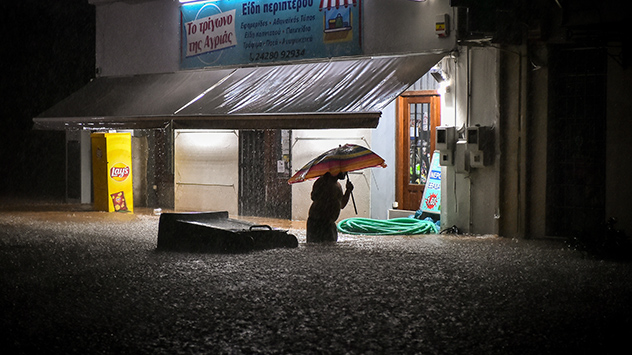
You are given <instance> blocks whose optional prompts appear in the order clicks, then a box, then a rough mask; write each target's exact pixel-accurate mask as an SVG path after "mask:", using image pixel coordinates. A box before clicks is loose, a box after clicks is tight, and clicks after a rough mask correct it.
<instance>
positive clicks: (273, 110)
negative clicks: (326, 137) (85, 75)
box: [33, 53, 443, 130]
mask: <svg viewBox="0 0 632 355" xmlns="http://www.w3.org/2000/svg"><path fill="white" fill-rule="evenodd" d="M442 55H443V54H440V53H431V54H415V55H403V56H389V57H372V58H358V59H347V60H330V61H327V62H313V63H300V64H291V65H278V66H261V67H242V68H220V69H206V70H188V71H179V72H175V73H165V74H145V75H135V76H126V77H100V78H96V79H94V80H92V81H91V82H90V83H89V84H87V85H86V86H85V87H83V88H82V89H80V90H78V91H77V92H75V93H74V94H72V95H71V96H69V97H68V98H66V99H64V100H63V101H61V102H59V103H58V104H57V105H55V106H53V107H52V108H50V109H49V110H47V111H45V112H43V113H42V114H41V115H39V116H37V117H36V118H34V119H33V121H34V123H35V125H34V128H36V129H50V130H57V129H67V128H93V129H98V128H109V129H133V128H162V127H165V126H166V125H169V124H173V127H174V128H230V129H247V128H251V129H264V128H285V129H302V128H359V127H367V128H369V127H376V126H377V123H378V120H379V117H380V115H381V110H382V109H383V108H384V107H385V106H386V105H388V104H389V103H390V102H391V101H392V100H393V99H395V98H396V97H397V96H398V95H399V94H400V93H402V92H403V91H404V90H406V89H407V88H408V87H409V86H410V85H412V84H413V83H414V82H415V81H416V80H418V79H419V78H420V77H421V76H422V75H423V74H424V73H426V72H427V71H428V70H429V69H430V68H431V67H432V66H433V65H434V64H436V63H437V62H438V61H439V60H440V59H441V57H442Z"/></svg>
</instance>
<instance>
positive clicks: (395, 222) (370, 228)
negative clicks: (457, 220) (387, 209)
mask: <svg viewBox="0 0 632 355" xmlns="http://www.w3.org/2000/svg"><path fill="white" fill-rule="evenodd" d="M338 230H339V231H341V232H342V233H347V234H363V235H411V234H437V233H439V228H438V227H437V225H436V224H435V223H433V222H431V221H425V220H419V219H416V218H393V219H387V220H382V219H371V218H361V217H355V218H347V219H343V220H342V221H340V222H338Z"/></svg>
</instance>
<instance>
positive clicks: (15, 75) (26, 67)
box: [0, 0, 95, 204]
mask: <svg viewBox="0 0 632 355" xmlns="http://www.w3.org/2000/svg"><path fill="white" fill-rule="evenodd" d="M0 9H2V14H3V18H4V20H3V21H2V46H3V50H2V53H3V55H2V80H1V81H0V88H1V94H2V109H1V112H2V116H1V119H2V123H3V124H2V129H1V130H0V132H1V133H0V156H1V157H2V164H0V199H5V198H22V197H24V198H31V199H59V200H60V202H61V201H62V200H63V198H64V196H65V158H64V157H65V133H64V132H57V131H55V132H53V131H39V130H37V131H36V130H33V129H32V127H33V121H32V119H33V117H35V116H37V115H39V114H40V113H42V112H43V111H45V110H46V109H48V108H50V107H51V106H53V105H55V104H56V103H57V102H59V101H61V100H62V99H64V98H65V97H67V96H69V95H70V94H72V93H73V92H74V91H76V90H78V89H79V88H81V87H82V86H83V85H85V84H86V83H88V82H89V81H90V79H92V78H93V77H94V67H95V60H94V58H95V50H94V46H95V9H94V6H92V5H90V4H88V1H87V0H64V1H54V2H48V1H38V0H21V1H11V2H9V1H3V2H2V4H1V5H0ZM1 203H2V202H1V200H0V204H1Z"/></svg>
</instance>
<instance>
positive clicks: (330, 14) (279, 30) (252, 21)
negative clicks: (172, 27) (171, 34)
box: [180, 0, 362, 69]
mask: <svg viewBox="0 0 632 355" xmlns="http://www.w3.org/2000/svg"><path fill="white" fill-rule="evenodd" d="M180 11H181V18H182V25H181V26H182V29H181V30H182V45H181V58H182V59H181V65H180V67H181V68H182V69H193V68H202V67H209V66H220V65H243V64H257V63H272V62H284V61H295V60H301V59H312V58H327V57H340V56H349V55H358V54H362V42H361V38H360V34H361V30H360V27H361V22H360V18H361V13H362V9H361V0H284V1H280V0H278V1H271V0H259V1H234V0H233V1H231V0H220V1H207V2H195V3H191V4H183V5H182V6H181V7H180Z"/></svg>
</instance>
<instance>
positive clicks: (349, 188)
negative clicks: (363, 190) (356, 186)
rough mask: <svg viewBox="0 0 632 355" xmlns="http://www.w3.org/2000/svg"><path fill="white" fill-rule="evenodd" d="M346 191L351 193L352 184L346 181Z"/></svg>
mask: <svg viewBox="0 0 632 355" xmlns="http://www.w3.org/2000/svg"><path fill="white" fill-rule="evenodd" d="M346 188H347V191H349V192H351V191H353V184H352V183H351V180H349V179H347V185H346Z"/></svg>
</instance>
